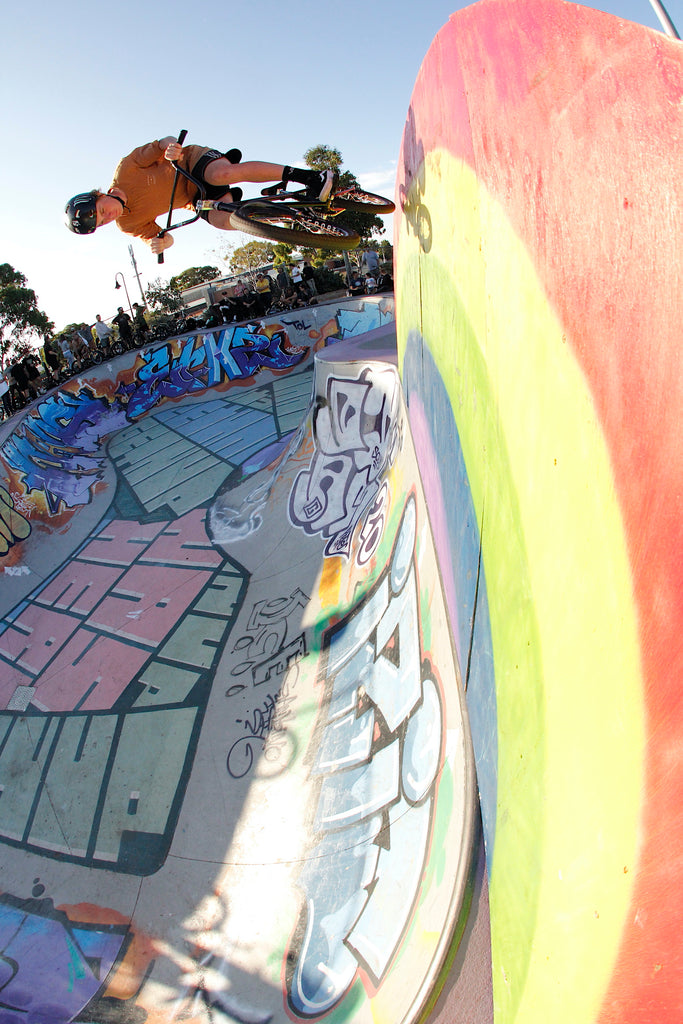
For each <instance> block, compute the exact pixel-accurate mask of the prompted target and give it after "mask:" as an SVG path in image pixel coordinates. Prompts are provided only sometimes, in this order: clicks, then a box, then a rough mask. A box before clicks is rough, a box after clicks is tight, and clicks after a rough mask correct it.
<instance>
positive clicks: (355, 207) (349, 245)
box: [158, 132, 395, 263]
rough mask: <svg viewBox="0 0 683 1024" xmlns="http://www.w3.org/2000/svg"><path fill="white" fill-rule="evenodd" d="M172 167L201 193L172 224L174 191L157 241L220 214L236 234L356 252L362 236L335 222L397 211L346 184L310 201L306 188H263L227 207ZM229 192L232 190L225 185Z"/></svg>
mask: <svg viewBox="0 0 683 1024" xmlns="http://www.w3.org/2000/svg"><path fill="white" fill-rule="evenodd" d="M184 138H185V133H184V132H181V134H180V136H179V137H178V141H179V142H180V143H181V144H182V141H183V139H184ZM173 167H174V168H175V170H176V181H177V176H178V175H182V176H183V177H184V178H187V180H188V181H190V182H191V183H192V184H193V185H194V186H195V188H196V189H197V193H198V198H197V199H196V200H195V202H194V209H195V215H194V216H193V217H190V218H189V219H187V220H184V221H180V222H179V223H177V224H172V223H171V217H172V210H173V193H172V195H171V207H170V209H169V216H168V224H167V225H166V227H165V228H163V229H162V230H161V231H160V232H159V236H158V237H159V238H162V237H163V236H164V235H165V234H166V233H167V232H168V231H175V230H176V229H177V228H182V227H186V226H187V225H188V224H194V222H195V221H197V220H199V218H200V217H201V215H202V213H206V212H210V211H211V210H220V211H221V212H223V213H228V214H229V215H230V225H231V227H232V228H234V230H236V231H244V232H246V234H248V235H256V236H258V237H260V238H267V239H269V240H270V241H273V242H285V243H286V244H288V245H293V246H296V245H305V246H309V247H310V248H313V249H333V250H336V249H355V248H356V247H357V246H358V245H359V244H360V235H359V234H358V233H357V232H356V231H354V230H353V228H349V227H346V226H344V225H343V224H338V223H336V222H335V218H336V217H338V216H339V215H340V214H343V213H345V212H347V211H352V212H355V213H373V214H378V213H393V211H394V209H395V207H394V204H393V202H392V201H391V200H390V199H385V198H384V197H383V196H378V195H375V193H373V192H366V191H365V190H364V189H360V188H347V187H344V186H342V187H341V188H337V189H333V191H332V193H331V195H330V196H329V198H328V199H326V200H321V199H312V198H311V197H310V196H309V195H307V191H306V189H305V188H304V189H297V190H295V191H291V192H290V191H287V189H286V186H285V184H284V182H279V183H278V184H276V185H271V186H269V187H268V188H265V189H263V191H262V194H261V196H260V197H256V198H254V199H240V200H239V201H237V202H231V203H226V202H223V201H222V200H214V199H207V198H206V189H205V187H204V186H203V185H202V183H201V182H200V181H198V180H197V179H196V178H194V177H193V176H192V174H190V173H189V171H186V170H185V169H184V168H183V167H180V166H179V164H178V163H177V161H175V160H174V161H173ZM227 191H229V186H226V192H227ZM174 192H175V188H174ZM163 256H164V254H163V253H159V256H158V261H159V263H163Z"/></svg>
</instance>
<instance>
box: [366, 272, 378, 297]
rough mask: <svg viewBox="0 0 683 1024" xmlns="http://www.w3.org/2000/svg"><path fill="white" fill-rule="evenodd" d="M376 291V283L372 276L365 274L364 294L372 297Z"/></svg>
mask: <svg viewBox="0 0 683 1024" xmlns="http://www.w3.org/2000/svg"><path fill="white" fill-rule="evenodd" d="M376 291H377V281H376V280H375V278H374V277H373V276H372V274H367V275H366V278H365V292H366V294H367V295H373V294H374V293H375V292H376Z"/></svg>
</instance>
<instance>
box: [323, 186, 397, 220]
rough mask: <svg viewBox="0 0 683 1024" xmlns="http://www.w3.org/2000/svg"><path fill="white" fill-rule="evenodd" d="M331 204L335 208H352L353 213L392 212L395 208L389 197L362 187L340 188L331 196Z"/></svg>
mask: <svg viewBox="0 0 683 1024" xmlns="http://www.w3.org/2000/svg"><path fill="white" fill-rule="evenodd" d="M331 205H332V208H333V209H335V210H339V209H341V210H353V212H354V213H375V214H377V213H393V212H394V210H395V209H396V206H395V204H394V203H392V201H391V199H385V197H384V196H378V195H376V194H375V193H374V192H366V191H365V189H362V188H340V189H339V190H338V191H337V192H335V193H334V195H333V196H332V199H331Z"/></svg>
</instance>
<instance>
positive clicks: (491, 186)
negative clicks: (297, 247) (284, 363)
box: [395, 0, 683, 1024]
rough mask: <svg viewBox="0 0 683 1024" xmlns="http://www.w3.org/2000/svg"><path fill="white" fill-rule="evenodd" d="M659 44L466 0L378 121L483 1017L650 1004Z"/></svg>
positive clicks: (660, 527)
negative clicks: (458, 745)
mask: <svg viewBox="0 0 683 1024" xmlns="http://www.w3.org/2000/svg"><path fill="white" fill-rule="evenodd" d="M682 132H683V47H682V45H681V43H679V42H675V41H673V40H670V39H667V38H666V37H665V36H663V35H661V34H660V33H657V32H653V31H650V30H648V29H644V28H642V27H640V26H637V25H633V24H630V23H628V22H625V21H621V20H619V19H616V18H613V17H610V16H608V15H605V14H602V13H600V12H598V11H594V10H590V9H588V8H585V7H579V6H575V5H573V4H565V3H558V2H554V0H548V2H546V0H538V2H537V0H530V2H525V0H513V2H498V0H485V2H483V3H478V4H475V5H473V6H472V7H468V8H466V9H465V10H462V11H460V12H459V13H458V14H456V15H453V17H452V18H451V19H450V21H449V23H448V24H447V25H446V26H445V27H444V28H443V30H442V31H441V32H440V33H439V34H438V36H437V37H436V39H435V40H434V43H433V45H432V47H431V49H430V51H429V53H428V54H427V56H426V58H425V60H424V62H423V65H422V68H421V70H420V74H419V77H418V80H417V82H416V85H415V89H414V92H413V96H412V100H411V104H410V109H409V112H408V117H407V122H406V129H405V133H404V138H403V146H402V152H401V157H400V160H399V173H398V182H397V195H398V199H399V201H400V203H401V205H402V210H403V217H402V218H400V219H398V218H397V220H398V228H397V238H396V258H395V259H396V278H395V280H396V299H397V336H398V346H399V365H400V369H401V376H402V380H403V385H404V392H405V399H406V403H407V406H408V417H409V422H410V428H411V433H412V436H413V442H414V445H415V450H416V452H417V456H418V463H419V466H420V476H421V479H422V482H423V485H424V488H425V493H426V497H427V504H428V508H429V515H430V521H431V523H432V528H433V529H434V533H435V538H436V544H437V550H438V551H439V565H440V567H441V574H442V579H443V584H444V589H445V592H446V594H447V595H448V602H449V613H450V618H451V622H452V623H453V627H454V636H455V639H456V645H457V646H458V652H459V660H460V664H461V666H462V667H463V675H464V678H465V684H466V686H467V703H468V708H469V713H470V721H471V727H472V739H473V744H474V750H475V758H476V764H477V776H478V783H479V792H480V796H481V813H482V820H483V828H484V837H485V842H486V862H487V868H488V878H489V900H490V915H491V954H492V964H493V968H492V976H493V996H494V1013H495V1020H496V1021H505V1022H508V1021H517V1022H519V1024H529V1022H538V1024H546V1022H548V1021H552V1022H553V1024H564V1022H566V1024H577V1022H578V1021H581V1022H584V1021H585V1022H588V1021H591V1022H592V1021H601V1022H608V1021H609V1022H610V1024H624V1022H626V1021H628V1022H629V1024H634V1022H637V1021H642V1022H654V1021H657V1022H665V1021H666V1022H671V1024H673V1022H674V1021H680V1020H681V1019H683V1018H682V1014H683V961H682V951H681V942H680V938H679V937H678V932H679V924H678V922H679V921H680V918H681V901H680V893H681V891H683V890H682V887H681V882H682V881H683V878H682V872H683V858H682V857H681V840H682V838H683V836H682V824H681V813H680V808H681V792H682V790H681V786H682V783H683V774H682V772H681V763H680V757H679V754H678V751H679V748H680V743H681V737H682V735H683V730H682V725H683V722H682V720H681V709H682V705H681V700H680V680H681V670H682V668H683V645H682V641H681V637H682V636H683V628H682V626H683V619H682V600H683V577H682V569H683V559H682V558H681V550H682V545H681V522H682V519H681V494H682V493H683V486H682V485H683V441H682V433H681V411H682V402H681V396H682V391H683V370H682V368H683V363H682V361H681V353H680V349H681V345H680V340H681V322H682V316H683V307H682V305H681V279H680V272H681V271H680V268H681V253H682V252H683V216H682V214H683V177H682V176H681V173H680V167H681V137H682Z"/></svg>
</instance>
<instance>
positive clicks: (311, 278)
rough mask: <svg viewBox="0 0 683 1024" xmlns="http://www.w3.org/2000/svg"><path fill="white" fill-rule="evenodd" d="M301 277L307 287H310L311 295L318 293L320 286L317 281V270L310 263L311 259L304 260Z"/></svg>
mask: <svg viewBox="0 0 683 1024" xmlns="http://www.w3.org/2000/svg"><path fill="white" fill-rule="evenodd" d="M301 277H302V279H303V282H304V284H305V285H306V288H307V289H308V292H309V295H311V296H313V295H317V294H318V287H317V285H316V283H315V271H314V269H313V267H312V266H311V264H310V261H309V260H304V265H303V269H302V271H301Z"/></svg>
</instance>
